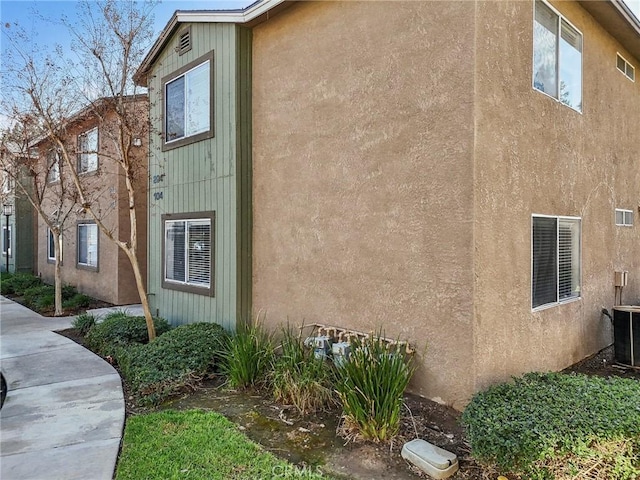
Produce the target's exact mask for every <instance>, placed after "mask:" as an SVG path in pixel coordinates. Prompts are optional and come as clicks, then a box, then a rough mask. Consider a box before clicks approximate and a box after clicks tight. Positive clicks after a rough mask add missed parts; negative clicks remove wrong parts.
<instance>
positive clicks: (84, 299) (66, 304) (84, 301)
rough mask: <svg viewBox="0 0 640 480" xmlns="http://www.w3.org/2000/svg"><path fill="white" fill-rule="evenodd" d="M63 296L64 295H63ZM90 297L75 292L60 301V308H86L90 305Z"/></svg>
mask: <svg viewBox="0 0 640 480" xmlns="http://www.w3.org/2000/svg"><path fill="white" fill-rule="evenodd" d="M63 298H64V297H63ZM91 301H92V298H91V297H90V296H89V295H85V294H84V293H76V294H75V295H73V296H71V297H70V298H69V299H67V300H64V301H63V302H62V308H64V309H65V310H77V309H80V308H87V307H89V306H90V305H91Z"/></svg>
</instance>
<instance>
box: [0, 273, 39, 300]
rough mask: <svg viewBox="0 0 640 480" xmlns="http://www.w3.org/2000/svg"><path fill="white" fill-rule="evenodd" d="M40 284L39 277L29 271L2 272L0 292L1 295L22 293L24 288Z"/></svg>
mask: <svg viewBox="0 0 640 480" xmlns="http://www.w3.org/2000/svg"><path fill="white" fill-rule="evenodd" d="M38 285H42V280H41V279H40V277H36V276H35V275H31V274H29V273H15V274H11V273H9V274H7V273H5V272H3V273H2V278H1V279H0V293H1V294H2V295H18V296H22V295H24V292H25V290H27V289H28V288H31V287H37V286H38Z"/></svg>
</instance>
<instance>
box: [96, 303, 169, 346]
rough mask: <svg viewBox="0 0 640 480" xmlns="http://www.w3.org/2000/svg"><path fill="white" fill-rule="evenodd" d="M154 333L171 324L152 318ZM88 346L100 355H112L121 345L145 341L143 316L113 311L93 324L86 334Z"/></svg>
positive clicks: (145, 326)
mask: <svg viewBox="0 0 640 480" xmlns="http://www.w3.org/2000/svg"><path fill="white" fill-rule="evenodd" d="M153 324H154V325H155V327H156V335H158V336H160V335H162V334H163V333H164V332H167V331H169V329H170V328H171V326H170V325H169V324H168V323H167V321H166V320H164V319H162V318H154V319H153ZM85 339H86V341H87V345H88V346H89V348H90V349H91V350H93V351H95V352H98V353H100V354H101V355H104V356H107V355H114V354H115V353H116V349H117V348H118V347H121V346H123V345H130V344H134V343H147V342H148V341H149V334H148V331H147V323H146V321H145V318H144V317H134V316H131V315H128V314H127V313H125V312H113V313H110V314H108V315H107V316H106V317H105V318H104V320H103V321H102V322H100V323H98V324H96V325H95V327H93V328H92V329H91V330H89V333H88V334H87V336H86V338H85Z"/></svg>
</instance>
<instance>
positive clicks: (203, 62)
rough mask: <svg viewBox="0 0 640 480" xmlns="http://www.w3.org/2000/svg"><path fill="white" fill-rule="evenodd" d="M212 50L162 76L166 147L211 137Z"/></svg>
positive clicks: (164, 144)
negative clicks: (166, 76)
mask: <svg viewBox="0 0 640 480" xmlns="http://www.w3.org/2000/svg"><path fill="white" fill-rule="evenodd" d="M212 65H213V53H211V54H209V55H206V56H205V57H202V58H200V59H198V60H196V61H195V62H192V63H190V64H188V65H187V66H185V67H184V68H182V69H180V70H178V72H177V73H176V74H174V75H173V76H170V77H168V78H166V79H163V85H164V143H163V146H164V148H165V149H169V148H173V147H177V146H180V145H184V144H187V143H190V142H195V141H198V140H202V139H204V138H210V137H213V120H212V115H213V114H212V110H213V105H212V104H213V102H212V98H213V88H212V81H211V77H212V75H211V71H212Z"/></svg>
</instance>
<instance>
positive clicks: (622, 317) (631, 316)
mask: <svg viewBox="0 0 640 480" xmlns="http://www.w3.org/2000/svg"><path fill="white" fill-rule="evenodd" d="M613 345H614V347H613V348H614V351H615V353H614V355H615V359H616V362H618V363H620V364H622V365H629V366H631V367H640V305H619V306H617V307H613Z"/></svg>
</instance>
